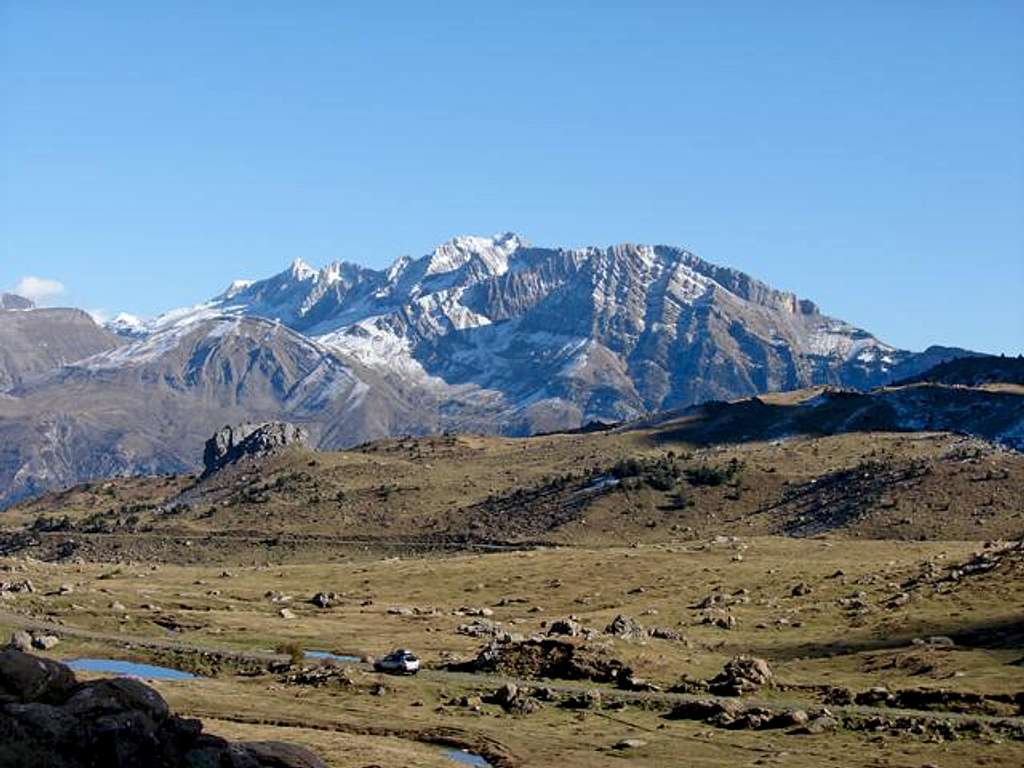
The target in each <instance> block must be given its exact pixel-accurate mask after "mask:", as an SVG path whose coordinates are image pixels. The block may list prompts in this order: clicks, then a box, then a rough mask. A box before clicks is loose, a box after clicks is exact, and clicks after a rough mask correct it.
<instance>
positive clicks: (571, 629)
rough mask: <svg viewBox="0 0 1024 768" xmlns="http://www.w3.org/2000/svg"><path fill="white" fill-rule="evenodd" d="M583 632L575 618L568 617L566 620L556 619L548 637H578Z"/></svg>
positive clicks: (549, 629)
mask: <svg viewBox="0 0 1024 768" xmlns="http://www.w3.org/2000/svg"><path fill="white" fill-rule="evenodd" d="M582 631H583V627H582V625H581V624H580V623H579V621H577V620H576V617H575V616H568V617H566V618H564V619H555V620H554V621H552V622H551V624H550V626H548V636H549V637H551V636H554V635H563V636H565V637H576V636H577V635H579V634H580V633H581V632H582Z"/></svg>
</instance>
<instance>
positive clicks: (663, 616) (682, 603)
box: [0, 536, 1024, 768]
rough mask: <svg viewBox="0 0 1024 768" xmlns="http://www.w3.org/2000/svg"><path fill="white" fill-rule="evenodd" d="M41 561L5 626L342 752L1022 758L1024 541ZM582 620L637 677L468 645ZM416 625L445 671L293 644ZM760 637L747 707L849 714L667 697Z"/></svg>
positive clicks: (601, 761) (342, 757) (240, 726)
mask: <svg viewBox="0 0 1024 768" xmlns="http://www.w3.org/2000/svg"><path fill="white" fill-rule="evenodd" d="M24 579H29V580H31V582H32V584H33V587H34V591H32V592H24V591H23V592H11V591H8V592H5V593H4V594H5V595H7V599H5V600H3V601H2V602H0V630H3V631H4V632H9V631H11V630H14V629H15V628H19V627H26V628H32V627H37V628H40V629H42V628H49V629H55V630H56V634H58V635H59V636H60V637H61V642H60V643H59V645H57V646H56V647H54V648H53V649H52V650H51V651H49V652H48V654H49V655H52V656H55V657H58V658H65V659H69V658H75V657H82V656H89V657H112V658H133V659H139V660H147V661H151V662H155V663H162V664H165V665H168V666H174V667H179V668H183V669H188V670H191V671H193V672H196V673H199V674H200V675H202V677H201V678H200V679H196V680H188V681H157V682H154V683H153V685H154V686H155V687H157V688H158V689H159V690H160V691H161V693H162V694H163V695H164V696H165V697H166V698H167V699H168V701H169V702H170V703H171V705H172V707H173V708H174V709H175V710H176V711H177V712H179V713H180V714H184V715H192V716H196V717H201V718H202V719H203V721H204V723H205V727H206V729H207V730H208V731H210V732H213V733H217V734H221V735H224V736H228V737H231V738H244V739H280V740H289V741H294V742H297V743H302V744H305V745H307V746H310V747H312V748H313V749H314V750H316V751H317V752H318V753H319V754H321V755H322V756H323V757H324V759H325V760H326V761H327V762H328V764H329V765H332V766H337V767H338V768H342V767H344V768H349V767H352V768H355V767H356V766H360V767H365V766H370V765H410V766H455V765H458V764H459V763H458V762H456V761H455V759H454V758H453V756H452V754H451V751H452V750H453V749H455V750H457V749H459V748H467V749H469V750H470V751H471V752H473V753H476V754H479V755H482V756H483V757H484V758H486V759H487V760H488V761H489V762H490V763H491V764H492V765H495V766H548V765H558V766H563V767H565V768H571V767H574V766H580V767H581V768H582V766H601V765H609V766H612V765H622V764H629V765H638V766H641V765H652V766H654V765H679V764H686V765H699V766H719V765H721V766H725V765H728V766H733V765H787V766H845V765H879V766H881V765H885V766H907V767H908V768H910V767H911V766H913V767H914V768H919V767H920V766H925V765H938V766H942V767H943V768H949V767H950V766H976V765H988V766H1000V765H1004V766H1015V765H1021V764H1024V719H1022V717H1021V715H1022V713H1024V608H1022V606H1024V550H1021V548H1020V547H1019V546H1016V547H1014V546H1010V547H1007V546H1005V545H999V544H988V545H986V544H985V543H984V542H977V541H929V542H895V541H867V540H850V539H839V538H814V539H801V540H795V539H789V538H782V537H749V538H736V537H727V536H717V537H712V538H705V539H701V540H691V541H680V542H668V543H662V544H649V545H648V544H638V545H634V546H623V547H550V548H540V549H527V550H523V551H510V552H499V553H493V554H454V555H451V554H450V555H446V556H437V555H431V556H402V557H394V556H392V557H383V558H382V557H379V556H376V555H373V554H371V553H368V552H363V551H361V550H359V549H355V548H354V549H352V550H351V552H349V553H347V554H337V553H335V554H333V555H332V556H331V558H330V559H329V560H325V561H323V562H316V563H303V564H270V563H265V562H261V563H260V564H259V565H255V566H254V565H248V566H228V567H227V568H225V567H223V566H217V567H198V566H187V565H169V564H156V563H152V562H123V563H121V564H111V563H98V562H87V561H78V562H74V561H64V562H53V563H46V562H41V561H38V560H33V559H31V558H27V557H24V556H19V557H9V558H6V559H0V581H5V582H13V581H18V580H24ZM321 592H323V593H334V596H333V598H331V599H330V600H329V606H328V607H326V608H321V607H317V606H316V605H314V604H312V603H311V602H310V600H311V598H313V596H314V595H315V594H316V593H321ZM620 615H621V616H624V617H626V620H625V621H623V622H618V623H617V624H616V622H615V619H616V617H618V616H620ZM569 616H573V617H574V619H573V621H575V622H577V624H578V627H579V634H578V635H577V636H574V637H568V636H557V637H553V638H552V640H557V641H559V642H562V643H566V644H570V645H571V646H572V647H573V648H574V649H577V650H578V652H579V653H580V654H582V653H586V654H590V656H589V657H588V658H593V659H598V660H604V661H608V660H611V659H614V660H618V661H621V662H622V664H624V665H626V666H628V667H629V669H630V670H631V676H630V679H631V680H632V683H631V685H629V686H626V687H627V688H632V690H624V689H623V686H622V685H619V686H616V687H613V686H612V685H611V684H610V683H608V682H601V681H595V680H587V679H571V680H565V679H552V678H550V677H548V678H544V679H540V678H538V677H537V676H536V674H535V672H536V671H537V670H536V669H534V668H532V667H530V665H529V663H526V662H524V661H523V659H519V660H518V661H517V662H516V663H518V664H519V666H516V667H515V668H514V669H509V668H502V669H498V670H491V671H486V670H483V671H477V672H472V671H459V672H456V671H451V670H450V669H448V668H447V667H446V666H445V665H448V664H451V663H452V662H456V661H466V660H470V659H473V658H474V657H475V656H476V654H477V653H478V651H479V650H480V649H481V648H482V647H484V646H486V645H487V644H488V643H490V642H491V640H492V639H493V636H494V635H495V634H496V633H497V634H499V635H500V634H501V633H503V632H509V633H513V634H514V635H517V636H518V635H522V636H524V637H529V636H531V635H538V634H541V635H546V633H547V632H548V631H549V630H550V629H551V628H552V625H553V623H554V622H556V621H557V620H560V619H564V618H567V617H569ZM630 620H631V621H630ZM637 625H640V626H641V627H642V630H637ZM574 626H576V625H574ZM623 627H625V628H626V629H625V630H623ZM608 630H611V632H609V631H608ZM623 635H624V636H623ZM517 639H518V638H514V639H513V642H512V643H511V645H512V646H516V642H515V640H517ZM398 646H401V647H407V648H411V649H413V650H414V651H416V652H417V653H418V654H420V655H421V656H422V658H423V659H424V662H425V664H426V669H425V670H424V671H423V672H421V673H420V674H419V675H417V676H415V677H401V678H399V677H391V676H386V677H385V676H381V675H379V674H376V673H374V672H373V671H372V669H371V667H370V666H369V665H368V664H365V663H351V664H349V663H343V664H340V665H338V666H326V667H318V666H317V665H316V663H314V662H306V663H302V664H298V665H295V666H293V667H292V668H291V669H288V668H287V665H286V664H285V663H284V657H283V656H281V655H280V654H279V653H275V651H277V650H281V651H288V652H291V653H296V654H297V653H298V652H299V650H298V649H299V648H305V649H318V650H324V651H333V652H336V653H339V654H347V655H348V654H350V655H354V656H359V657H364V658H365V657H371V656H379V655H381V654H383V653H385V652H387V651H389V650H391V649H392V648H395V647H398ZM738 655H751V656H756V657H759V658H763V659H765V660H767V661H768V663H769V664H770V666H771V669H772V671H773V673H774V680H773V681H772V682H771V683H770V684H767V685H765V686H763V687H761V688H760V689H757V690H751V691H750V692H747V693H744V695H743V696H741V697H739V700H740V701H742V702H744V705H745V706H751V705H755V704H756V705H758V706H761V707H763V708H765V709H774V710H779V711H783V710H785V711H791V710H794V709H799V710H802V711H804V712H806V713H808V714H809V715H810V716H811V717H812V719H813V718H814V717H815V716H816V715H820V714H821V713H822V712H823V711H824V710H828V712H829V713H831V718H832V719H833V720H834V722H835V727H834V728H832V727H828V728H825V729H824V730H823V731H822V732H819V733H813V732H812V733H809V734H799V733H796V732H794V731H799V730H801V729H800V728H770V729H766V730H753V729H749V728H746V729H745V728H741V727H739V725H738V724H737V723H732V724H731V726H730V727H719V726H720V725H724V724H726V721H725V720H722V721H720V723H719V725H715V724H709V723H707V722H704V721H703V720H701V719H670V718H667V717H666V715H667V714H669V713H670V712H671V711H672V710H673V708H675V707H678V706H680V705H681V704H683V703H685V702H693V701H712V702H719V701H721V699H720V698H717V697H715V696H712V695H711V693H709V692H708V691H707V690H706V685H705V684H704V683H702V682H701V681H707V680H709V679H712V678H714V677H715V676H716V675H718V674H719V672H721V670H722V669H723V666H724V665H725V664H726V663H727V662H728V661H729V660H730V659H731V658H733V657H735V656H738ZM527 661H528V660H527ZM275 664H276V666H275ZM302 667H308V668H307V669H306V671H305V672H303V671H300V669H301V668H302ZM509 681H511V682H514V683H515V684H516V685H518V686H519V687H520V688H529V689H531V690H532V689H537V690H536V695H535V699H536V703H537V705H538V708H536V710H535V711H532V712H529V713H516V712H515V711H512V712H508V711H506V710H505V709H503V708H502V706H500V705H499V704H497V703H487V701H486V699H487V698H488V697H489V696H490V694H492V693H493V692H494V691H495V690H496V689H499V688H500V687H501V686H502V685H503V684H505V683H507V682H509ZM651 688H655V689H656V690H649V689H651ZM881 688H884V689H885V691H879V690H876V689H881ZM544 689H550V690H544ZM595 694H597V695H595ZM804 730H808V729H804ZM809 730H814V729H809ZM623 740H632V741H627V742H625V743H623ZM616 745H617V746H618V748H616ZM462 759H463V760H466V759H470V758H468V757H466V756H465V755H462Z"/></svg>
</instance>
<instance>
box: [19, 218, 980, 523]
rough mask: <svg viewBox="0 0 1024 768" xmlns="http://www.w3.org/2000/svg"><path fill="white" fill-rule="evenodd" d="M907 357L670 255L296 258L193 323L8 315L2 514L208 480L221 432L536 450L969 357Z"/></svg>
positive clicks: (545, 251)
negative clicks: (106, 490)
mask: <svg viewBox="0 0 1024 768" xmlns="http://www.w3.org/2000/svg"><path fill="white" fill-rule="evenodd" d="M970 354H972V353H970V352H968V351H966V350H960V349H954V348H945V347H931V348H929V349H928V350H925V351H924V352H912V351H907V350H901V349H897V348H895V347H893V346H891V345H889V344H886V343H885V342H883V341H880V340H879V339H877V338H876V337H875V336H873V335H872V334H870V333H868V332H867V331H865V330H862V329H860V328H857V327H855V326H853V325H851V324H850V323H847V322H845V321H842V320H839V319H836V318H832V317H829V316H828V315H825V314H823V313H822V312H821V311H820V310H819V309H818V307H817V306H816V305H815V304H814V303H812V302H811V301H808V300H806V299H801V298H798V297H797V296H795V295H794V294H792V293H788V292H785V291H780V290H776V289H774V288H772V287H770V286H768V285H766V284H765V283H763V282H760V281H758V280H756V279H754V278H753V277H751V276H749V275H747V274H744V273H742V272H739V271H737V270H734V269H730V268H728V267H721V266H717V265H715V264H712V263H710V262H707V261H704V260H703V259H700V258H698V257H697V256H695V255H694V254H692V253H690V252H689V251H687V250H684V249H681V248H675V247H669V246H649V245H632V244H623V245H617V246H613V247H609V248H597V247H589V248H539V247H532V246H530V245H529V244H527V243H526V242H525V241H524V240H523V239H522V238H521V237H519V236H517V235H515V234H511V233H506V234H501V235H497V236H494V237H457V238H454V239H452V240H450V241H448V242H446V243H444V244H443V245H441V246H439V247H437V248H436V249H435V250H433V251H432V252H430V253H428V254H427V255H425V256H423V257H421V258H418V259H413V258H409V257H402V258H400V259H398V260H396V261H395V262H394V263H393V264H392V265H391V266H390V267H389V268H387V269H383V270H376V269H370V268H367V267H363V266H360V265H358V264H353V263H349V262H334V263H331V264H329V265H327V266H326V267H324V268H323V269H320V270H317V269H313V268H312V267H310V266H308V265H306V264H305V263H303V262H302V261H301V260H296V261H295V262H294V263H293V264H291V266H290V267H289V268H287V269H286V270H284V271H283V272H281V273H279V274H277V275H274V276H272V277H269V278H267V279H263V280H258V281H248V280H238V281H235V282H233V283H232V284H231V285H230V286H229V287H228V288H227V290H225V291H224V292H223V293H221V294H219V295H218V296H215V297H213V298H211V299H209V300H208V301H205V302H203V303H200V304H198V305H196V306H193V307H188V308H184V309H178V310H174V311H171V312H168V313H165V314H164V315H161V316H159V317H157V318H155V319H152V320H139V319H137V318H133V317H130V316H126V315H122V316H119V317H117V318H116V319H115V320H114V321H112V322H110V323H107V324H106V325H105V326H100V325H97V324H96V323H95V322H94V321H93V320H92V318H91V317H90V316H89V315H87V314H86V313H84V312H81V311H80V310H74V309H37V308H33V307H32V306H31V303H29V302H27V301H26V300H24V299H20V297H14V296H11V295H10V294H6V295H5V296H4V299H3V303H2V304H0V503H6V502H10V501H12V500H15V499H18V498H22V497H24V496H27V495H31V494H34V493H37V492H39V491H42V490H44V489H47V488H51V487H57V486H62V485H66V484H69V483H72V482H76V481H80V480H83V479H89V478H93V477H101V476H111V475H117V474H135V473H140V472H146V473H163V472H183V471H189V470H192V469H195V468H196V467H197V466H198V465H199V463H200V459H201V456H202V445H203V442H204V441H205V440H206V438H208V437H209V436H210V434H211V433H212V432H213V431H214V430H215V429H217V428H219V427H221V426H223V425H224V424H228V423H236V422H240V421H252V420H269V419H283V420H287V421H291V422H294V423H297V424H301V425H303V426H305V427H306V428H307V429H308V430H309V432H310V435H311V437H312V440H313V442H314V444H315V445H318V446H321V447H327V448H338V447H345V446H350V445H354V444H358V443H361V442H364V441H366V440H370V439H374V438H378V437H383V436H386V435H394V434H406V433H431V432H440V431H444V430H459V431H476V432H490V433H502V434H509V435H522V434H529V433H534V432H542V431H551V430H560V429H570V428H576V427H579V426H581V425H583V424H585V423H587V422H590V421H623V420H631V419H636V418H640V417H643V416H646V415H648V414H651V413H654V412H659V411H666V410H673V409H678V408H683V407H685V406H688V405H691V404H694V403H699V402H704V401H709V400H726V399H733V398H739V397H744V396H750V395H755V394H758V393H763V392H769V391H779V390H791V389H798V388H802V387H808V386H813V385H830V386H836V387H844V388H856V389H866V388H871V387H875V386H879V385H884V384H887V383H889V382H892V381H894V380H898V379H908V378H911V377H913V376H915V375H917V374H919V373H921V372H922V371H924V370H926V369H928V368H930V367H931V366H933V365H935V364H937V363H940V362H943V361H944V360H949V359H953V358H957V357H962V356H966V355H970Z"/></svg>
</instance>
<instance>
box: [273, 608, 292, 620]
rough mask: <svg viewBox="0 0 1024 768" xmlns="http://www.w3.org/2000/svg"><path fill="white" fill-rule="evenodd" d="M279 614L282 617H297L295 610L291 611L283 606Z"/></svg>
mask: <svg viewBox="0 0 1024 768" xmlns="http://www.w3.org/2000/svg"><path fill="white" fill-rule="evenodd" d="M277 615H278V616H280V617H281V618H282V619H294V618H295V613H294V611H291V610H290V609H288V608H282V609H281V610H280V611H278V612H277Z"/></svg>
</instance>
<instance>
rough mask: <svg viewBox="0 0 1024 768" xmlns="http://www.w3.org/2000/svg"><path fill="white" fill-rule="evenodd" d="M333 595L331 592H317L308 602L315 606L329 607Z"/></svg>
mask: <svg viewBox="0 0 1024 768" xmlns="http://www.w3.org/2000/svg"><path fill="white" fill-rule="evenodd" d="M334 597H335V595H334V593H333V592H317V593H316V594H315V595H313V597H312V599H311V600H310V601H309V602H311V603H312V604H313V605H315V606H316V607H317V608H329V607H330V605H331V600H333V599H334Z"/></svg>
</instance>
